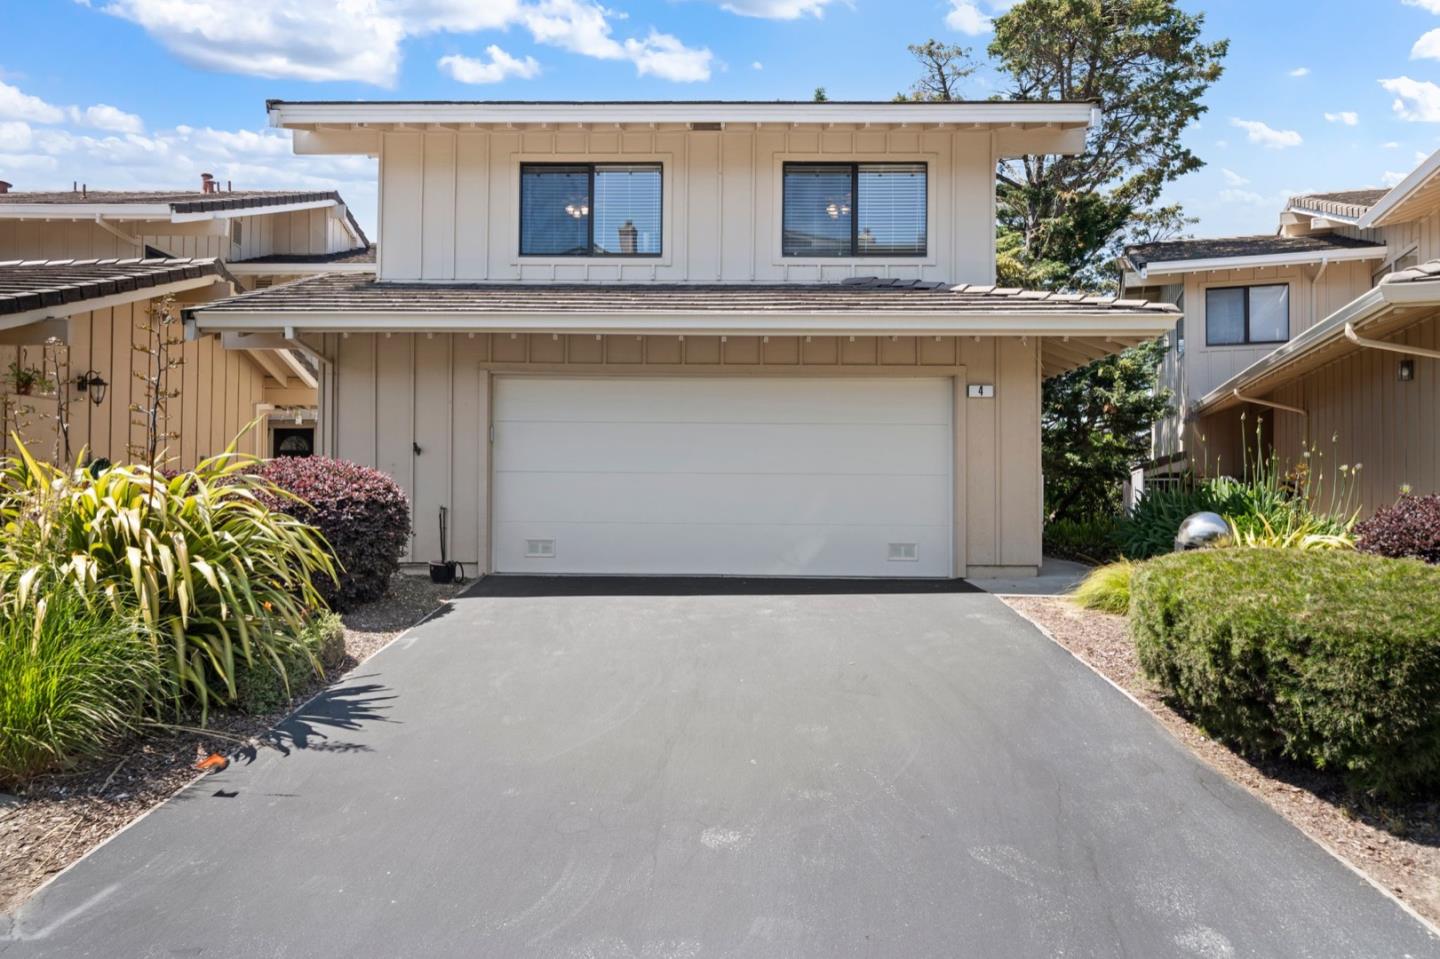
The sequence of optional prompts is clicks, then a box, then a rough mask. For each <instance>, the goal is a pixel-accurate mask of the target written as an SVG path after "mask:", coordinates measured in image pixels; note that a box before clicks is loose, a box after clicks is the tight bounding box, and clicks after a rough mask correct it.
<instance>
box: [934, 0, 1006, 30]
mask: <svg viewBox="0 0 1440 959" xmlns="http://www.w3.org/2000/svg"><path fill="white" fill-rule="evenodd" d="M945 25H946V26H947V27H949V28H950V29H951V30H958V31H960V32H961V33H965V34H969V35H970V36H972V37H975V36H979V35H980V34H982V33H989V32H990V31H991V30H992V29H993V28H994V23H993V21H991V19H990V18H989V17H988V16H987V15H986V14H985V13H984V12H983V11H982V10H981V9H980V7H979V6H977V5H976V3H975V2H974V0H950V12H949V13H947V14H946V15H945Z"/></svg>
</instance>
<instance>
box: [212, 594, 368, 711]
mask: <svg viewBox="0 0 1440 959" xmlns="http://www.w3.org/2000/svg"><path fill="white" fill-rule="evenodd" d="M299 639H300V642H299V643H298V644H297V646H296V647H295V648H293V649H290V650H288V651H287V652H286V653H285V654H284V655H282V656H281V657H280V662H279V663H278V664H277V663H275V662H273V661H271V660H269V659H262V660H257V661H256V662H255V663H253V664H252V665H246V664H244V663H241V664H240V665H239V666H238V667H237V669H236V674H235V693H236V695H235V706H236V708H237V709H239V710H240V711H241V712H246V713H252V714H253V713H272V712H275V711H276V710H278V709H280V708H281V707H283V706H285V705H287V704H288V703H289V702H290V700H291V699H292V698H293V696H294V693H295V692H296V691H297V690H299V689H302V688H303V687H304V685H305V681H306V679H307V677H308V678H317V677H321V676H323V675H324V674H325V673H326V672H328V671H330V670H332V669H335V668H336V667H338V666H339V665H340V663H341V661H342V660H344V658H345V624H344V623H342V622H341V621H340V617H339V616H336V615H335V614H334V613H321V614H320V615H318V616H316V617H315V618H314V619H312V620H311V621H310V622H309V623H308V624H306V626H305V628H304V629H303V630H301V632H300V637H299Z"/></svg>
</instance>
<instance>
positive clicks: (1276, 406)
mask: <svg viewBox="0 0 1440 959" xmlns="http://www.w3.org/2000/svg"><path fill="white" fill-rule="evenodd" d="M1230 395H1231V396H1234V397H1235V398H1236V399H1237V400H1239V401H1240V402H1242V403H1254V404H1256V405H1257V406H1268V407H1270V408H1271V409H1272V410H1284V411H1285V412H1287V413H1299V414H1300V415H1301V416H1309V415H1310V414H1308V413H1306V412H1305V411H1304V410H1302V409H1301V408H1300V407H1298V406H1287V405H1286V404H1284V403H1276V402H1274V401H1272V400H1262V399H1260V398H1259V397H1257V396H1246V395H1245V394H1244V393H1241V392H1240V391H1239V390H1231V391H1230Z"/></svg>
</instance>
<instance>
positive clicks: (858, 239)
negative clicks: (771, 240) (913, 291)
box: [781, 163, 927, 257]
mask: <svg viewBox="0 0 1440 959" xmlns="http://www.w3.org/2000/svg"><path fill="white" fill-rule="evenodd" d="M925 173H926V170H925V164H923V163H787V164H785V169H784V177H785V184H784V190H783V194H784V196H783V202H784V211H783V215H782V221H783V225H782V237H781V253H782V254H783V255H784V256H808V257H826V256H890V257H896V256H924V255H925V253H926V241H927V236H926V222H925V179H926V176H925Z"/></svg>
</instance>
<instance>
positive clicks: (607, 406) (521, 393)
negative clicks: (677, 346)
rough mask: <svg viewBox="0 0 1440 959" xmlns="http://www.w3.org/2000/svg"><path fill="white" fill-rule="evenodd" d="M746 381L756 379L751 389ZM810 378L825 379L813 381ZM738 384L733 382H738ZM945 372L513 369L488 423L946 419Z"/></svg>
mask: <svg viewBox="0 0 1440 959" xmlns="http://www.w3.org/2000/svg"><path fill="white" fill-rule="evenodd" d="M746 383H752V384H757V385H758V388H757V389H753V390H747V389H744V388H743V386H744V384H746ZM817 383H823V384H826V387H827V388H825V389H816V385H817ZM737 387H740V388H737ZM949 396H950V384H949V382H948V381H947V380H944V379H932V378H915V379H906V380H894V379H872V378H869V377H853V378H848V379H845V380H833V379H827V380H817V379H815V378H809V377H791V378H788V379H777V378H775V377H756V378H753V379H751V378H738V377H699V376H691V377H669V378H665V377H656V378H650V377H644V378H637V377H624V376H617V377H610V378H558V377H544V376H536V377H524V378H520V377H515V378H511V379H509V380H506V381H505V389H504V390H503V391H501V393H500V395H499V396H497V398H496V404H495V423H496V425H497V426H499V425H501V424H504V423H507V422H536V421H539V422H561V423H572V422H576V421H577V417H578V418H579V419H580V420H584V421H589V422H644V423H648V422H657V421H658V422H671V423H708V422H717V421H718V422H728V423H784V422H799V423H906V422H913V421H915V420H916V419H917V413H919V414H923V415H921V416H920V417H919V419H920V420H921V421H922V422H929V423H932V424H939V425H946V424H948V423H949V416H948V415H947V414H946V412H945V409H946V407H945V404H946V402H947V400H948V399H949Z"/></svg>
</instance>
